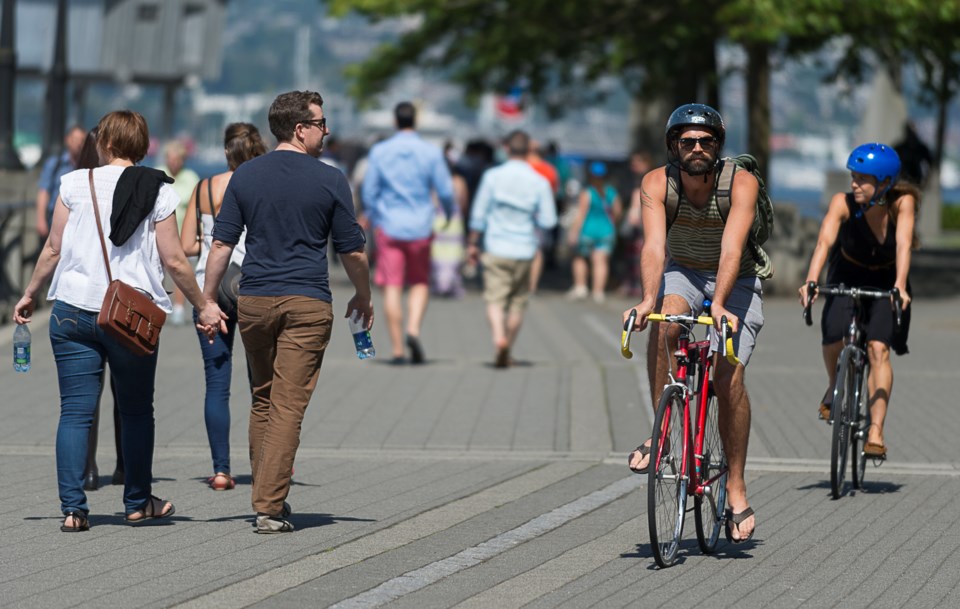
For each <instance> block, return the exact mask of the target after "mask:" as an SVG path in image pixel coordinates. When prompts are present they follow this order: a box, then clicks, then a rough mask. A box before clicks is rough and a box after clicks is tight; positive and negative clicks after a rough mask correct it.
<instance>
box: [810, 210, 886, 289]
mask: <svg viewBox="0 0 960 609" xmlns="http://www.w3.org/2000/svg"><path fill="white" fill-rule="evenodd" d="M846 203H847V211H848V212H849V213H850V217H849V218H847V220H846V221H845V222H844V223H842V224H841V225H840V232H839V234H838V235H837V242H836V244H834V247H833V250H832V251H831V252H830V272H829V273H828V274H827V281H828V282H829V283H844V284H846V285H848V286H857V287H875V288H881V289H890V288H892V287H893V284H894V281H896V275H897V268H896V261H897V230H896V225H895V224H894V222H893V218H889V219H888V224H887V234H886V237H885V239H884V240H883V242H882V243H881V242H880V241H879V240H878V239H877V237H876V235H875V234H874V233H873V231H872V230H871V229H870V225H869V224H868V223H867V217H866V210H864V213H860V211H861V207H860V206H859V205H858V204H857V203H856V202H855V201H854V200H853V194H852V193H847V197H846ZM884 211H886V210H884Z"/></svg>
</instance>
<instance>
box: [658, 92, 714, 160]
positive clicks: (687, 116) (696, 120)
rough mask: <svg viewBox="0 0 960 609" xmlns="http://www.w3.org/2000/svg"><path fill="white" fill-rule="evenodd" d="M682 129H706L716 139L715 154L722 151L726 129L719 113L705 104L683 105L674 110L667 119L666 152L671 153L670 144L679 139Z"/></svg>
mask: <svg viewBox="0 0 960 609" xmlns="http://www.w3.org/2000/svg"><path fill="white" fill-rule="evenodd" d="M684 127H706V128H708V129H710V130H711V131H713V133H714V134H715V135H716V137H717V144H718V146H717V152H718V154H719V151H720V150H722V149H723V142H724V140H725V139H726V136H727V129H726V127H724V126H723V118H722V117H721V116H720V113H719V112H717V111H716V110H714V109H713V108H711V107H710V106H708V105H706V104H684V105H682V106H680V107H679V108H677V109H676V110H674V111H673V112H672V113H671V114H670V118H668V119H667V128H666V144H667V150H668V151H670V152H673V150H672V142H674V141H676V139H677V138H678V137H680V132H681V131H682V130H683V128H684Z"/></svg>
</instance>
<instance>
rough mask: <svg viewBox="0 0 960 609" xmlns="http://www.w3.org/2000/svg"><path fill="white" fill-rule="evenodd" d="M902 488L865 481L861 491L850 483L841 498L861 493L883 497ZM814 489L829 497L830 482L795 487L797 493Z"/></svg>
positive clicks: (894, 484) (895, 483) (901, 485)
mask: <svg viewBox="0 0 960 609" xmlns="http://www.w3.org/2000/svg"><path fill="white" fill-rule="evenodd" d="M903 487H904V485H903V484H900V483H898V482H887V481H883V480H877V481H873V482H871V481H870V480H867V481H866V482H864V483H863V488H862V489H856V488H853V487H852V486H851V485H850V483H846V485H845V486H844V492H843V495H841V496H842V497H845V496H847V495H850V496H851V497H853V496H856V495H857V494H858V493H862V494H864V495H884V494H889V493H899V492H900V489H902V488H903ZM816 489H823V490H825V491H827V494H828V495H829V494H830V490H831V489H830V481H829V480H821V481H820V482H817V483H816V484H805V485H803V486H798V487H796V490H798V491H810V490H816Z"/></svg>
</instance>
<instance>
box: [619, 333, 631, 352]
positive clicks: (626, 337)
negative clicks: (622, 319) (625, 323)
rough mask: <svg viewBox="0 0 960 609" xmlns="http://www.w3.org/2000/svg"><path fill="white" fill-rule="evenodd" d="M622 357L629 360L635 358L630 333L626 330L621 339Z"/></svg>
mask: <svg viewBox="0 0 960 609" xmlns="http://www.w3.org/2000/svg"><path fill="white" fill-rule="evenodd" d="M620 355H622V356H623V357H625V358H627V359H630V358H631V357H633V351H631V350H630V332H629V331H628V330H624V331H623V335H622V336H621V337H620Z"/></svg>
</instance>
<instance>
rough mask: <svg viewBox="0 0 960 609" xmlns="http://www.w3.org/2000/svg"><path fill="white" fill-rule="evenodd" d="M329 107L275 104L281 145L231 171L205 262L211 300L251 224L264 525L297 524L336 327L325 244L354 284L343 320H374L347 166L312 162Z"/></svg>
mask: <svg viewBox="0 0 960 609" xmlns="http://www.w3.org/2000/svg"><path fill="white" fill-rule="evenodd" d="M322 106H323V98H321V97H320V94H319V93H314V92H311V91H293V92H290V93H284V94H281V95H279V96H277V98H276V99H275V100H274V101H273V104H272V105H271V106H270V112H269V121H270V131H271V132H273V134H274V135H275V136H276V138H277V141H279V142H280V144H279V145H278V146H277V148H276V149H275V150H274V151H273V152H270V153H268V154H265V155H263V156H260V157H257V158H255V159H252V160H250V161H247V162H246V163H244V164H243V165H241V166H240V167H238V168H237V170H236V171H235V172H234V174H233V176H232V177H231V179H230V184H229V185H228V187H227V191H226V194H225V195H224V198H223V205H222V206H221V208H220V214H219V215H218V216H217V223H216V226H215V227H214V231H213V246H212V247H211V249H210V254H209V258H208V260H207V268H206V282H205V285H204V293H205V295H206V297H207V298H209V299H214V300H215V299H216V294H217V288H218V286H219V284H220V281H221V280H222V278H223V275H224V272H225V271H226V268H227V263H228V262H229V260H230V254H231V252H232V251H233V247H234V246H235V245H236V244H237V242H238V240H239V239H240V235H241V233H242V232H243V231H244V229H246V231H247V236H246V247H247V254H246V257H244V259H243V268H242V277H241V279H240V298H239V301H238V326H239V328H240V336H241V337H242V339H243V346H244V349H245V350H246V353H247V361H248V362H249V364H250V375H251V380H252V386H253V404H252V406H251V410H250V467H251V474H252V477H253V493H252V494H253V497H252V502H253V509H254V510H256V512H257V532H258V533H286V532H289V531H292V530H293V524H291V523H290V522H289V521H288V520H287V518H288V517H289V515H290V511H291V510H290V505H289V504H288V503H287V502H286V498H287V494H288V493H289V491H290V478H291V475H292V471H293V462H294V458H295V456H296V453H297V447H298V446H299V445H300V426H301V423H302V421H303V416H304V412H305V411H306V408H307V404H308V403H309V402H310V397H311V396H312V395H313V390H314V388H315V387H316V384H317V377H318V375H319V373H320V365H321V363H322V362H323V354H324V351H325V350H326V348H327V343H328V341H329V340H330V331H331V325H332V323H333V308H332V300H333V297H332V294H331V292H330V281H329V275H328V261H327V242H328V241H329V242H330V243H332V245H333V249H334V250H335V251H336V252H337V253H338V254H339V255H340V260H341V261H342V263H343V267H344V269H345V270H346V272H347V276H348V277H349V278H350V281H351V282H352V283H353V286H354V289H355V293H354V295H353V298H351V299H350V302H349V303H348V304H347V307H346V310H345V311H344V314H345V316H347V315H349V314H350V312H351V311H353V310H356V311H358V312H360V314H361V315H363V317H364V319H365V320H366V325H367V328H370V327H372V326H373V304H372V302H371V300H370V270H369V267H368V265H367V255H366V253H365V252H364V245H365V241H364V236H363V231H362V230H361V229H360V226H359V225H358V224H357V221H356V218H355V217H354V212H353V197H352V194H351V191H350V184H349V183H348V182H347V179H346V178H345V177H344V175H343V173H342V172H340V171H339V170H337V169H335V168H333V167H330V166H328V165H325V164H323V163H318V162H317V160H316V159H317V158H318V157H319V156H320V153H321V151H322V150H323V138H324V137H325V136H326V135H327V133H328V131H327V127H326V119H325V118H324V116H323V108H322ZM200 323H201V324H202V325H205V326H211V325H214V324H218V323H219V320H215V319H203V318H201V319H200Z"/></svg>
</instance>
